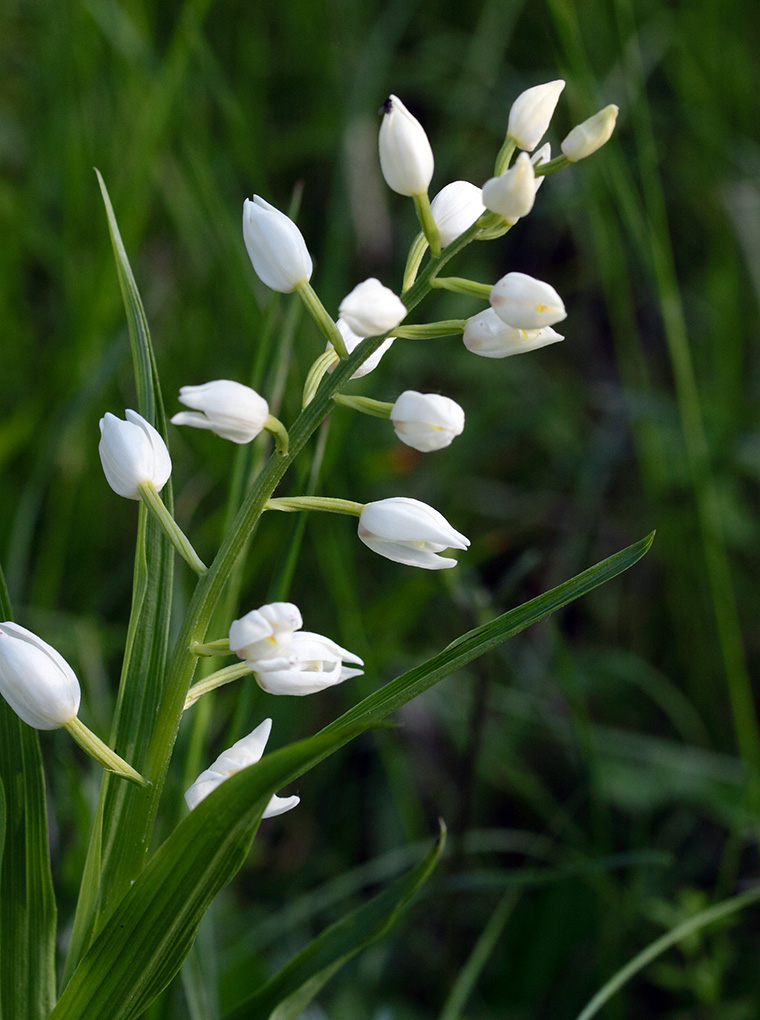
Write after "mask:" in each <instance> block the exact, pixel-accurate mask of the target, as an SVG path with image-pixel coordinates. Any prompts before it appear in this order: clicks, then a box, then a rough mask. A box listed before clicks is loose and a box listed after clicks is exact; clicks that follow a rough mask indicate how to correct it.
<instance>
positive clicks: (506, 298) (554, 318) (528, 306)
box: [489, 273, 567, 329]
mask: <svg viewBox="0 0 760 1020" xmlns="http://www.w3.org/2000/svg"><path fill="white" fill-rule="evenodd" d="M489 300H490V302H491V307H492V308H493V310H494V311H495V312H496V314H497V315H498V316H499V318H500V319H501V320H502V321H503V322H506V323H507V325H508V326H514V327H515V329H543V328H544V326H553V325H554V323H555V322H561V321H562V319H564V318H566V317H567V312H566V311H565V306H564V304H563V303H562V298H561V297H560V296H559V294H558V293H557V292H556V290H555V289H554V287H552V286H551V285H550V284H548V283H544V282H543V281H541V280H536V279H534V278H533V277H532V276H527V275H526V274H525V273H507V275H506V276H502V278H501V279H500V280H499V281H498V282H497V283H495V284H494V285H493V287H492V288H491V296H490V298H489Z"/></svg>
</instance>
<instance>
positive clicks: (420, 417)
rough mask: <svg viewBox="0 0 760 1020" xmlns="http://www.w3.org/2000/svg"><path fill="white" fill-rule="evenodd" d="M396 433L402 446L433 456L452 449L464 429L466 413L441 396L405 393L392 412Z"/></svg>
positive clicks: (454, 403) (436, 394)
mask: <svg viewBox="0 0 760 1020" xmlns="http://www.w3.org/2000/svg"><path fill="white" fill-rule="evenodd" d="M391 421H392V422H393V429H394V431H395V433H396V435H397V436H398V437H399V439H400V440H401V442H402V443H406V445H407V446H411V447H413V448H414V449H415V450H420V451H421V452H422V453H429V452H430V451H431V450H442V449H443V448H444V447H445V446H449V444H450V443H451V442H452V440H453V439H454V437H455V436H458V435H460V434H461V433H462V431H463V429H464V411H463V410H462V408H461V407H460V406H459V404H458V403H457V402H456V400H452V399H451V397H444V396H443V395H442V394H440V393H417V392H416V390H405V391H404V392H403V393H402V394H401V396H400V397H399V398H398V399H397V400H396V403H395V404H394V405H393V408H392V410H391Z"/></svg>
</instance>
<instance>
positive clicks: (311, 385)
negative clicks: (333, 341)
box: [301, 347, 340, 409]
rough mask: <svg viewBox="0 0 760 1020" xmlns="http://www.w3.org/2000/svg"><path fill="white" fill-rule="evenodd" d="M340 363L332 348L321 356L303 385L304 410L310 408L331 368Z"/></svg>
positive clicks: (302, 402) (302, 399) (302, 405)
mask: <svg viewBox="0 0 760 1020" xmlns="http://www.w3.org/2000/svg"><path fill="white" fill-rule="evenodd" d="M339 363H340V358H339V357H338V355H337V354H336V353H335V350H334V348H332V347H329V348H328V349H327V350H326V351H325V353H324V354H320V356H319V357H318V358H317V360H316V361H315V362H314V364H313V365H312V366H311V368H310V369H309V373H308V375H307V376H306V382H305V383H304V385H303V396H302V398H301V408H302V409H303V408H305V407H308V406H309V404H310V403H311V402H312V400H313V399H314V394H315V393H316V392H317V390H318V389H319V384H320V383H321V382H322V380H323V379H324V377H325V375H326V374H327V373H328V372H329V371H330V369H331V368H334V367H335V366H336V365H338V364H339Z"/></svg>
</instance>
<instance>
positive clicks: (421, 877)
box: [224, 823, 446, 1020]
mask: <svg viewBox="0 0 760 1020" xmlns="http://www.w3.org/2000/svg"><path fill="white" fill-rule="evenodd" d="M445 842H446V827H445V826H444V825H443V823H441V833H440V836H439V838H438V840H437V841H436V843H435V844H434V845H433V847H432V848H431V850H430V851H429V853H428V854H427V855H426V856H425V858H424V859H423V860H422V861H420V863H419V864H418V865H417V866H416V867H415V868H413V869H412V870H411V871H410V872H408V873H407V874H406V875H404V876H403V877H402V878H400V879H398V880H397V881H395V882H394V883H393V884H392V885H391V886H389V887H388V888H387V889H385V890H383V892H381V893H379V894H378V895H377V896H374V897H373V898H372V899H371V900H370V901H369V902H368V903H365V904H363V905H362V906H361V907H358V908H357V909H356V910H352V911H351V912H350V913H348V914H346V915H345V916H344V917H342V918H341V919H340V920H339V921H336V922H335V924H332V925H330V927H329V928H328V929H327V930H326V931H324V932H323V933H322V934H321V935H320V936H319V937H318V938H316V939H314V941H313V942H310V943H309V945H308V946H306V948H305V949H304V950H302V952H300V953H299V954H298V955H297V956H295V957H294V958H293V959H292V960H291V961H290V963H288V964H287V965H286V966H285V967H283V968H282V970H281V971H279V973H277V974H275V975H274V976H273V977H272V978H270V980H269V981H267V983H266V984H265V985H263V986H262V987H261V988H260V989H259V990H258V991H257V992H256V994H255V995H252V996H251V997H250V998H248V999H246V1000H245V1002H243V1003H241V1004H240V1005H239V1006H237V1007H236V1008H235V1009H233V1010H232V1011H231V1012H230V1013H227V1014H225V1017H224V1020H297V1017H298V1016H299V1015H300V1014H301V1013H302V1012H303V1010H304V1009H305V1008H306V1007H307V1006H308V1004H309V1003H310V1002H311V1000H312V999H313V998H314V996H315V995H316V994H317V993H318V992H319V990H320V989H321V988H322V987H323V985H324V984H325V983H326V982H327V981H328V979H329V978H331V977H332V975H333V974H334V973H336V971H338V970H339V969H340V968H341V967H342V966H343V964H345V963H347V962H348V961H349V960H350V959H351V957H352V956H355V955H356V954H357V953H358V952H359V951H360V950H362V949H364V948H365V947H366V946H368V945H370V944H371V943H372V942H375V941H377V939H379V938H382V936H383V935H385V934H386V932H387V931H388V930H389V929H390V928H391V926H392V925H393V923H394V921H395V920H396V918H397V917H398V916H399V914H400V913H401V911H402V910H403V908H404V907H405V906H406V904H407V903H408V902H409V900H410V899H411V897H412V896H413V895H414V893H415V892H416V891H417V890H418V889H419V888H420V886H421V885H422V884H423V883H424V882H426V881H427V879H428V878H429V877H430V875H431V874H432V871H433V869H434V868H435V866H436V864H437V863H438V861H439V860H440V857H441V854H442V853H443V848H444V845H445Z"/></svg>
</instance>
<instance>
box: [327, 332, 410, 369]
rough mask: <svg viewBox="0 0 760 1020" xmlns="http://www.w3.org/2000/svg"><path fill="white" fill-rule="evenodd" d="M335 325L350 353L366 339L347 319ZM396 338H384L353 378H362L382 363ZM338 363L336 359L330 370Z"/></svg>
mask: <svg viewBox="0 0 760 1020" xmlns="http://www.w3.org/2000/svg"><path fill="white" fill-rule="evenodd" d="M335 325H336V326H337V327H338V332H339V333H340V335H341V336H342V337H343V343H344V344H345V345H346V350H347V351H348V353H349V354H351V353H353V351H354V349H355V348H356V347H357V346H358V345H359V344H360V343H361V342H362V340H364V337H363V336H359V335H358V334H357V333H354V331H353V330H352V329H351V327H350V326H349V325H348V323H347V322H346V320H345V319H338V321H337V322H336V323H335ZM395 339H396V338H395V336H389V337H387V339H385V340H383V342H382V343H381V344H380V346H379V347H378V348H377V350H376V351H373V352H372V354H370V356H369V357H368V358H367V360H366V361H363V362H362V363H361V365H359V367H358V368H357V370H356V371H355V372H354V374H353V375H352V376H351V378H352V379H361V378H362V376H364V375H369V373H370V372H372V371H373V370H374V369H376V368H377V366H378V365H379V364H380V361H381V359H382V357H383V355H384V354H385V353H386V351H388V350H390V347H391V344H392V343H393V341H394V340H395ZM331 346H332V345H331V344H329V343H328V345H327V347H325V350H326V351H328V350H330V348H331ZM338 364H339V362H338V361H337V360H336V362H335V364H334V365H333V366H332V367H331V368H330V371H331V372H332V371H333V370H334V368H335V367H336V366H337V365H338Z"/></svg>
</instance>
